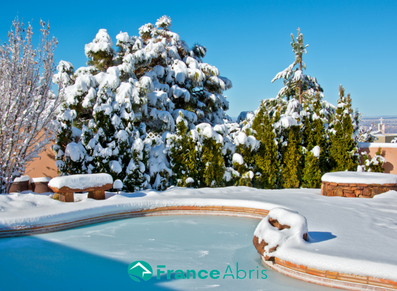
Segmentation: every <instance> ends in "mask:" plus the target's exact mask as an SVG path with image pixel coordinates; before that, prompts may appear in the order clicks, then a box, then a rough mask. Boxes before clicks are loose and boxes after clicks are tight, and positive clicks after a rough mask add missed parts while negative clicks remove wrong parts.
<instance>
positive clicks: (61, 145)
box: [54, 16, 232, 191]
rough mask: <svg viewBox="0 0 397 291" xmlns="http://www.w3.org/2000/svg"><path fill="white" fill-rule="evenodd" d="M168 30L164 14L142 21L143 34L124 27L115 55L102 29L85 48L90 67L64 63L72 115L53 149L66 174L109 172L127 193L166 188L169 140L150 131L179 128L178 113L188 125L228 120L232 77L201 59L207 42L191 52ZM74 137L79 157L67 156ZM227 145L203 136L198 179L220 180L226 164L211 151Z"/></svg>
mask: <svg viewBox="0 0 397 291" xmlns="http://www.w3.org/2000/svg"><path fill="white" fill-rule="evenodd" d="M170 28H171V19H170V18H169V17H167V16H163V17H161V18H160V19H158V21H157V22H156V24H155V25H153V24H150V23H149V24H146V25H143V26H142V27H141V28H140V29H139V36H129V35H128V33H126V32H121V33H120V34H118V35H117V36H116V39H117V42H116V46H117V52H115V50H114V48H113V42H112V39H111V37H110V36H109V35H108V33H107V31H106V30H105V29H100V30H99V32H98V33H97V35H96V36H95V38H94V40H93V41H92V42H91V43H89V44H87V45H86V46H85V53H86V56H87V58H89V60H88V62H87V64H88V65H89V66H88V67H82V68H79V69H77V70H76V71H74V70H73V66H72V64H70V63H68V62H65V61H61V63H60V65H59V66H58V74H57V75H56V78H55V79H56V81H57V83H58V84H65V85H67V86H66V88H65V90H64V94H63V98H64V100H65V104H64V105H63V106H64V108H65V109H64V112H69V111H70V112H74V115H73V117H72V118H71V119H70V120H69V121H67V122H66V121H62V122H63V126H62V128H61V130H60V131H59V132H58V141H57V146H55V147H54V150H55V151H56V156H57V166H58V169H59V171H60V173H61V174H63V175H65V174H73V173H76V172H78V173H83V172H87V173H89V172H99V171H101V172H108V173H110V174H112V175H113V178H114V179H117V178H118V179H121V180H122V181H123V184H124V187H125V189H126V190H129V191H135V190H139V189H143V188H154V189H158V190H162V189H165V188H166V187H168V186H169V185H170V184H171V182H172V179H171V177H173V174H172V170H171V167H170V164H169V160H168V159H169V157H167V153H168V150H167V148H166V145H165V143H164V142H165V140H166V138H165V137H164V138H160V139H158V138H155V139H153V135H152V134H154V135H156V134H160V135H161V134H163V133H166V132H170V133H171V134H173V133H175V131H176V120H177V118H178V116H179V115H180V114H181V113H182V114H183V116H184V119H185V120H186V127H187V128H186V130H191V129H194V128H195V126H196V125H198V124H200V123H207V124H208V125H209V126H210V127H211V128H212V126H214V125H216V124H223V123H224V122H225V121H228V120H229V119H230V118H229V117H228V116H227V115H226V114H225V111H226V110H227V109H228V108H229V103H228V101H227V100H226V97H225V96H224V95H223V92H224V91H225V90H227V89H229V88H231V87H232V83H231V81H230V80H229V79H227V78H225V77H222V76H220V74H219V70H218V69H217V68H216V67H214V66H212V65H210V64H207V63H204V62H203V60H202V59H203V57H204V56H205V53H206V51H207V49H206V48H205V47H204V46H201V45H195V46H194V47H193V48H192V49H190V48H189V47H188V46H187V44H186V43H185V42H184V41H183V40H181V39H180V37H179V35H178V34H176V33H174V32H172V31H171V30H170ZM59 119H62V117H59ZM73 126H76V127H77V128H78V129H80V130H81V131H82V134H81V136H80V137H79V138H76V139H74V138H72V136H71V131H72V129H73ZM73 142H74V143H76V146H74V145H73V146H74V149H77V148H78V149H79V150H80V152H79V153H80V154H79V155H76V156H78V158H76V156H74V155H73V157H72V156H68V155H66V154H65V150H66V148H68V147H69V148H71V146H70V145H69V144H71V143H73ZM222 145H223V144H222ZM222 145H220V144H219V143H216V142H215V143H214V142H213V139H211V138H204V139H203V141H202V144H201V147H202V149H200V150H201V151H202V156H203V160H205V161H207V162H206V163H204V164H203V167H202V169H201V170H202V171H204V172H205V173H206V174H205V175H204V176H205V177H204V176H203V178H202V180H200V182H197V183H201V184H203V185H207V186H211V185H212V186H214V185H218V184H219V183H220V181H221V180H222V179H221V178H219V177H218V175H220V176H222V177H223V172H224V171H219V169H218V168H217V167H218V166H219V165H220V164H222V161H221V159H219V160H217V159H216V157H217V156H218V155H214V151H215V152H222V150H223V148H222ZM84 150H85V152H84ZM220 157H221V158H222V155H220ZM218 164H219V165H218ZM215 165H218V166H216V167H215ZM213 167H215V168H216V169H217V170H216V171H215V170H214V169H215V168H213ZM215 172H216V173H215ZM211 173H213V174H211ZM187 178H192V179H194V178H193V177H186V179H187ZM186 179H185V181H186ZM203 179H204V180H203ZM209 180H211V181H210V182H208V181H209ZM197 181H198V180H197ZM205 181H207V182H205ZM212 181H215V183H213V182H212ZM189 184H190V185H192V182H191V180H189ZM201 184H200V185H201Z"/></svg>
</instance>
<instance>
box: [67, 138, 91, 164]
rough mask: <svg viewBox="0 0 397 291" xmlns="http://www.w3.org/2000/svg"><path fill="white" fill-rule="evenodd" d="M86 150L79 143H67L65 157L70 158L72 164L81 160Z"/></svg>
mask: <svg viewBox="0 0 397 291" xmlns="http://www.w3.org/2000/svg"><path fill="white" fill-rule="evenodd" d="M86 153H87V152H86V150H85V148H84V147H83V145H82V144H81V143H75V142H74V141H73V142H71V143H68V145H67V146H66V150H65V155H66V156H68V157H70V159H71V160H72V161H74V162H78V161H80V160H83V159H84V157H85V155H86Z"/></svg>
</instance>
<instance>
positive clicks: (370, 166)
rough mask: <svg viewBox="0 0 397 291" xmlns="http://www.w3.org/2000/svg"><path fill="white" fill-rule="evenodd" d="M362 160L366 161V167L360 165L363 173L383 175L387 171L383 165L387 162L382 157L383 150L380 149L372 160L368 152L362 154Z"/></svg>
mask: <svg viewBox="0 0 397 291" xmlns="http://www.w3.org/2000/svg"><path fill="white" fill-rule="evenodd" d="M361 156H362V159H363V161H364V165H360V168H361V171H362V170H364V171H367V172H378V173H383V172H384V171H385V169H384V168H383V165H384V164H385V163H386V162H387V161H386V159H385V158H384V157H382V149H381V148H379V149H378V150H377V151H376V153H375V155H374V156H373V158H372V159H371V157H370V156H368V154H367V153H366V152H362V153H361Z"/></svg>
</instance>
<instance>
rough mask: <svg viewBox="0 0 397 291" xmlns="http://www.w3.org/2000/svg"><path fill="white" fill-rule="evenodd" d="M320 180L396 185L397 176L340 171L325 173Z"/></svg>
mask: <svg viewBox="0 0 397 291" xmlns="http://www.w3.org/2000/svg"><path fill="white" fill-rule="evenodd" d="M321 180H322V181H324V182H333V183H363V184H389V183H397V175H394V174H386V173H375V172H350V171H342V172H332V173H326V174H324V175H323V176H322V178H321Z"/></svg>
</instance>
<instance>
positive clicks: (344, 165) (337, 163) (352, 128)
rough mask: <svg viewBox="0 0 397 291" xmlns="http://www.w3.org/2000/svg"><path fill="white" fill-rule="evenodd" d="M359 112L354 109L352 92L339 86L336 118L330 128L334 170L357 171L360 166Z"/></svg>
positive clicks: (330, 152)
mask: <svg viewBox="0 0 397 291" xmlns="http://www.w3.org/2000/svg"><path fill="white" fill-rule="evenodd" d="M358 118H359V116H358V113H356V112H354V110H353V109H352V104H351V98H350V94H347V96H345V89H344V88H343V86H342V85H340V86H339V99H338V105H337V108H336V114H335V120H333V121H332V124H331V130H330V142H331V146H330V149H329V155H330V159H331V161H330V162H331V166H332V168H331V169H332V171H345V170H348V171H355V170H356V169H357V166H358V148H357V146H358V143H357V138H356V137H357V136H358V134H357V133H358V130H359V126H358Z"/></svg>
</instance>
